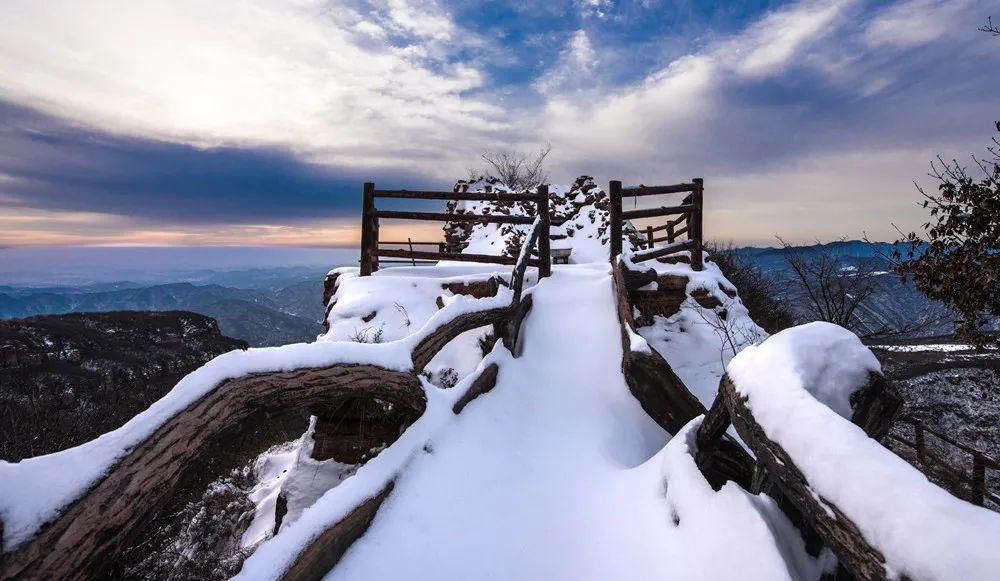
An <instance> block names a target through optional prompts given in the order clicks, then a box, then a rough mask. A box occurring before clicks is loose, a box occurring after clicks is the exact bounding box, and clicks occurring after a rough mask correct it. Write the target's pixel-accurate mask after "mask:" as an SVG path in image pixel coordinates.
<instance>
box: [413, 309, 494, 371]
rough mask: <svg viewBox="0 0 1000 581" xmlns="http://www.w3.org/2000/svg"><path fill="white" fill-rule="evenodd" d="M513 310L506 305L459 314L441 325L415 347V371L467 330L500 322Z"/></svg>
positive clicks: (421, 369) (421, 368)
mask: <svg viewBox="0 0 1000 581" xmlns="http://www.w3.org/2000/svg"><path fill="white" fill-rule="evenodd" d="M512 310H513V309H512V307H510V306H506V307H496V308H493V309H486V310H483V311H474V312H471V313H465V314H464V315H459V316H457V317H455V318H454V319H452V320H450V321H448V322H447V323H445V324H443V325H441V326H440V327H438V328H437V330H435V331H434V332H433V333H431V334H430V335H428V336H427V337H425V338H424V339H423V340H422V341H420V343H418V344H417V346H416V347H415V348H414V349H413V369H414V371H415V372H416V373H420V372H421V371H423V370H424V368H425V367H427V364H428V363H430V362H431V359H434V356H435V355H437V354H438V352H439V351H441V349H442V348H444V346H445V345H447V344H448V343H450V342H451V341H452V339H454V338H455V337H458V336H459V335H461V334H462V333H464V332H466V331H471V330H473V329H478V328H479V327H485V326H487V325H492V324H494V323H498V322H500V321H502V320H504V319H506V318H507V317H509V316H510V315H511V311H512Z"/></svg>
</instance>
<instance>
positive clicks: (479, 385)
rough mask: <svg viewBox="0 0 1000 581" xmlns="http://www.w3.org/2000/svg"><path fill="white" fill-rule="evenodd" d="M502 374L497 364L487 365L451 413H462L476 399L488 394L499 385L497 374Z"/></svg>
mask: <svg viewBox="0 0 1000 581" xmlns="http://www.w3.org/2000/svg"><path fill="white" fill-rule="evenodd" d="M499 372H500V366H499V365H497V364H496V363H490V364H489V365H487V366H486V367H485V368H484V369H483V370H482V371H481V372H480V373H479V376H478V377H476V379H474V380H473V381H472V385H470V386H469V390H468V391H466V392H465V393H463V394H462V397H460V398H458V401H456V402H455V405H453V406H452V408H451V411H453V412H454V413H455V414H460V413H462V410H463V409H465V406H467V405H469V403H470V402H471V401H472V400H474V399H476V398H477V397H479V396H481V395H483V394H484V393H488V392H489V391H490V390H492V389H493V388H494V387H496V385H497V374H498V373H499Z"/></svg>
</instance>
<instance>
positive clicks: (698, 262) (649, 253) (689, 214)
mask: <svg viewBox="0 0 1000 581" xmlns="http://www.w3.org/2000/svg"><path fill="white" fill-rule="evenodd" d="M704 192H705V182H704V180H703V179H702V178H694V179H692V180H691V183H682V184H673V185H669V186H636V187H630V188H623V187H622V183H621V182H620V181H617V180H612V181H611V182H610V184H609V186H608V193H609V194H610V196H611V259H612V260H614V259H615V257H616V256H618V255H620V254H621V252H622V227H623V225H624V223H625V222H626V221H629V220H639V219H642V218H660V217H664V216H677V217H676V218H671V219H670V220H668V221H667V222H666V223H665V224H661V225H659V226H655V227H654V226H649V227H647V229H646V244H647V248H646V249H645V250H644V251H642V252H638V253H636V254H635V255H634V256H633V257H632V260H633V262H642V261H645V260H652V259H654V258H661V257H664V256H670V255H672V254H677V253H679V252H683V251H685V250H687V251H690V252H691V266H692V268H694V270H701V269H702V268H704V264H703V260H704V257H703V255H702V249H703V247H704V242H703V233H702V223H703V214H704ZM677 193H687V194H688V195H687V196H686V197H685V198H684V199H683V200H682V201H681V203H680V205H677V206H660V207H658V208H645V209H641V210H628V211H622V199H623V198H626V197H639V196H656V195H661V194H677ZM658 232H666V234H665V235H664V236H662V237H659V238H657V237H656V236H655V234H656V233H658ZM683 235H687V239H686V240H678V239H679V238H680V237H681V236H683ZM658 242H666V243H667V244H666V246H661V247H659V248H656V247H654V244H656V243H658Z"/></svg>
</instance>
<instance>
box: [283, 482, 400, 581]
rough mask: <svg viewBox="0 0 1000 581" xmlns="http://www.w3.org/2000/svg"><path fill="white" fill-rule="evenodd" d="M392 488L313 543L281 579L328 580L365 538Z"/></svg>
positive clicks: (388, 487)
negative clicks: (344, 557)
mask: <svg viewBox="0 0 1000 581" xmlns="http://www.w3.org/2000/svg"><path fill="white" fill-rule="evenodd" d="M392 488H393V482H389V484H387V485H386V487H385V488H383V489H382V491H381V492H379V493H378V494H377V495H375V496H373V497H371V498H369V499H368V500H366V501H365V502H363V503H361V504H360V505H359V506H358V507H357V508H355V509H354V510H353V511H351V513H350V514H348V515H347V516H346V517H344V519H343V520H341V521H340V522H338V523H337V524H335V525H333V526H332V527H330V528H328V529H326V531H324V532H323V534H321V535H320V536H319V537H317V538H316V539H314V540H313V541H312V542H311V543H309V545H308V546H307V547H306V548H305V549H304V550H303V551H302V552H301V553H299V555H298V556H297V557H296V558H295V562H294V563H293V564H292V566H291V567H290V568H289V569H288V570H287V571H285V573H284V575H282V576H281V579H282V581H318V580H319V579H322V578H323V577H325V576H326V574H327V573H329V572H330V570H331V569H333V568H334V566H336V565H337V563H339V562H340V559H341V557H343V556H344V553H346V552H347V549H349V548H351V545H352V544H354V541H356V540H358V539H359V538H361V535H363V534H365V531H367V530H368V527H370V526H371V524H372V521H373V520H374V519H375V513H377V512H378V509H379V507H381V506H382V503H383V502H385V499H386V497H388V496H389V493H390V492H392Z"/></svg>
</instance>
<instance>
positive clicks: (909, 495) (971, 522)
mask: <svg viewBox="0 0 1000 581" xmlns="http://www.w3.org/2000/svg"><path fill="white" fill-rule="evenodd" d="M878 371H879V366H878V362H877V360H875V358H874V356H873V355H872V354H871V352H869V351H868V350H867V349H866V348H865V347H864V346H863V345H861V342H860V341H859V340H858V339H857V338H856V337H854V336H853V334H851V333H850V332H848V331H846V330H844V329H841V328H839V327H837V326H835V325H831V324H829V323H811V324H808V325H803V326H800V327H795V328H792V329H788V330H785V331H782V332H781V333H778V334H776V335H774V336H773V337H771V338H770V339H768V340H767V341H765V342H764V343H762V344H761V345H760V346H758V347H751V348H748V349H745V350H744V351H743V352H742V353H740V354H739V355H737V356H736V357H735V358H734V359H733V360H732V362H731V363H730V364H729V374H730V376H731V377H732V379H733V382H734V384H735V385H736V388H737V390H738V391H739V392H740V393H741V394H743V395H745V396H746V397H747V398H748V401H747V405H748V406H749V407H750V409H751V410H752V411H753V414H754V418H755V419H756V420H757V422H758V423H760V425H761V426H762V428H763V429H764V432H765V433H766V434H767V436H768V438H770V439H771V440H773V441H775V442H777V443H778V444H780V445H781V446H782V447H783V448H784V449H785V451H787V452H788V454H789V455H790V456H791V457H792V458H793V459H794V460H795V463H796V465H797V466H798V468H799V469H800V470H801V471H802V473H803V474H804V475H805V476H806V478H807V480H808V482H809V485H810V486H811V487H812V489H813V491H814V492H815V494H817V495H818V496H819V497H822V498H824V499H827V500H828V501H830V502H832V503H833V504H835V505H836V506H837V507H839V508H840V509H841V510H842V511H843V512H844V513H845V514H846V515H847V516H848V517H849V518H851V520H852V521H854V523H855V524H856V525H857V526H858V528H859V529H860V530H861V532H862V534H864V536H865V538H866V539H868V540H869V542H871V543H872V544H873V545H874V546H875V547H877V548H878V549H879V550H881V551H882V553H883V554H884V555H885V557H886V567H887V571H888V573H889V574H890V576H900V575H907V576H909V577H911V578H913V579H969V580H975V579H996V575H997V571H1000V551H997V547H1000V515H998V514H997V513H994V512H992V511H989V510H987V509H984V508H981V507H976V506H974V505H972V504H969V503H967V502H964V501H961V500H958V499H957V498H955V497H954V496H952V495H950V494H949V493H948V492H946V491H945V490H943V489H941V488H939V487H937V486H935V485H933V484H931V483H930V482H929V481H928V480H927V478H926V477H925V476H924V475H923V474H921V473H920V472H919V471H917V470H916V469H915V468H913V467H912V466H910V465H909V464H907V463H906V462H905V461H904V460H902V459H901V458H899V457H898V456H896V455H895V454H893V453H892V452H890V451H889V450H887V449H886V448H884V447H882V445H881V444H879V443H878V442H877V441H875V440H873V439H871V438H869V437H868V436H867V434H865V433H864V431H862V430H861V428H859V427H858V426H856V425H854V424H852V423H850V422H849V421H847V420H845V417H849V411H850V408H849V405H848V404H847V398H848V397H849V396H850V394H851V393H852V392H853V391H854V390H855V389H857V388H858V387H860V386H862V385H863V384H864V382H865V381H866V380H867V377H868V374H869V373H871V372H878ZM821 404H823V405H821ZM845 406H846V407H845Z"/></svg>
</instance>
